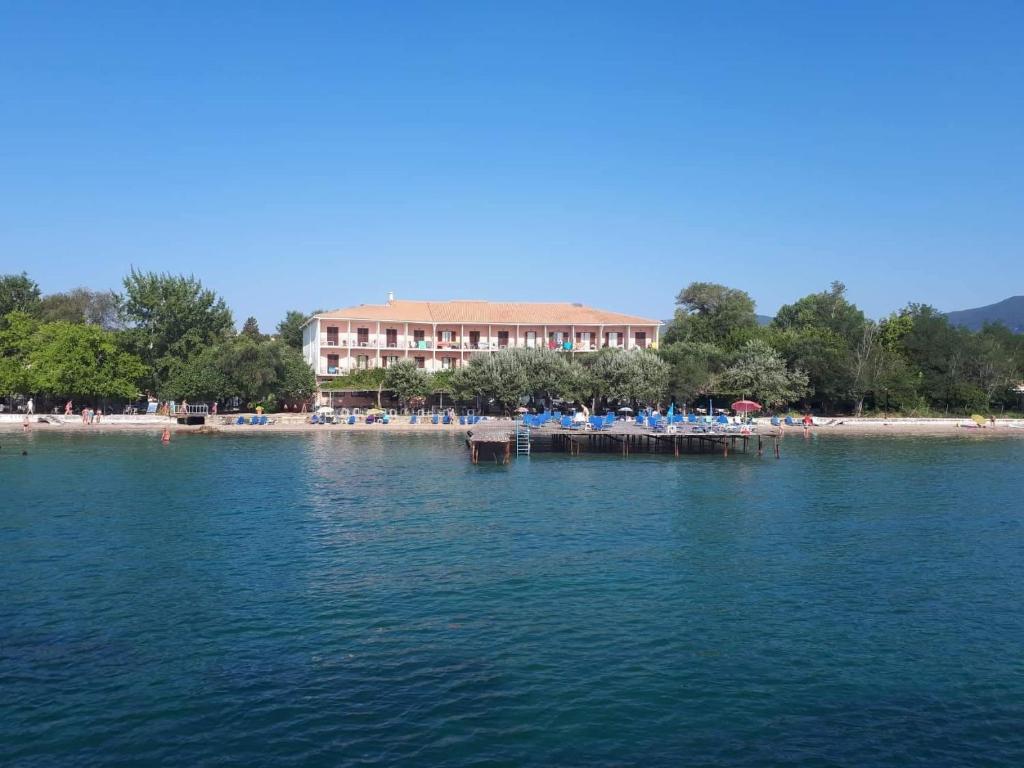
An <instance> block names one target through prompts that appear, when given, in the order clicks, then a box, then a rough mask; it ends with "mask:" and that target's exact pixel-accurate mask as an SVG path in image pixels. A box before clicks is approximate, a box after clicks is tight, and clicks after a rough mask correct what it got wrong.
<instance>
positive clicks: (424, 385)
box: [383, 358, 430, 407]
mask: <svg viewBox="0 0 1024 768" xmlns="http://www.w3.org/2000/svg"><path fill="white" fill-rule="evenodd" d="M383 386H384V388H385V389H390V390H391V391H392V392H394V393H395V396H396V397H397V398H398V399H399V400H400V401H401V403H402V405H403V407H408V405H409V401H410V400H411V399H412V398H414V397H425V396H426V395H427V394H428V393H429V392H430V375H429V374H428V373H427V372H426V371H424V370H422V369H420V368H418V367H417V366H416V363H415V362H414V361H412V360H409V359H407V358H406V359H403V360H399V361H398V362H397V363H394V364H393V365H389V366H388V367H387V368H386V369H385V371H384V381H383Z"/></svg>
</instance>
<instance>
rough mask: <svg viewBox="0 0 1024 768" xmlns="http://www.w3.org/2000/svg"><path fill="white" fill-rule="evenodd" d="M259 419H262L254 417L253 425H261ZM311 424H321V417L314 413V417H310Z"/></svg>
mask: <svg viewBox="0 0 1024 768" xmlns="http://www.w3.org/2000/svg"><path fill="white" fill-rule="evenodd" d="M259 419H260V417H259V416H253V417H252V423H253V424H259V423H260V421H259ZM309 423H310V424H319V423H320V417H319V416H317V415H316V414H315V413H314V414H313V415H312V416H310V417H309Z"/></svg>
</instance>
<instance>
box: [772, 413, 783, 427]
mask: <svg viewBox="0 0 1024 768" xmlns="http://www.w3.org/2000/svg"><path fill="white" fill-rule="evenodd" d="M780 424H782V422H781V421H779V417H778V416H772V426H773V427H777V426H779V425H780Z"/></svg>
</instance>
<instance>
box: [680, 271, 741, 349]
mask: <svg viewBox="0 0 1024 768" xmlns="http://www.w3.org/2000/svg"><path fill="white" fill-rule="evenodd" d="M676 307H677V308H676V314H675V318H674V319H673V320H672V322H671V323H669V326H668V328H667V329H666V331H665V334H664V343H666V344H672V343H674V342H678V341H689V342H704V343H710V344H718V345H720V346H723V347H724V348H725V349H727V350H728V349H733V348H735V346H736V345H737V344H739V343H742V342H743V341H745V340H747V339H749V338H750V337H751V335H752V334H754V333H755V332H756V330H757V315H756V314H755V313H754V308H755V305H754V300H753V299H752V298H750V295H749V294H748V293H747V292H746V291H741V290H738V289H736V288H728V287H726V286H724V285H719V284H718V283H699V282H698V283H690V285H688V286H687V287H686V288H685V289H684V290H683V291H681V292H680V293H679V295H678V296H677V297H676Z"/></svg>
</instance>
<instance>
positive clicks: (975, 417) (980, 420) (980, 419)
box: [971, 413, 987, 427]
mask: <svg viewBox="0 0 1024 768" xmlns="http://www.w3.org/2000/svg"><path fill="white" fill-rule="evenodd" d="M971 421H973V422H974V423H975V424H977V425H978V426H979V427H983V426H985V422H986V421H987V419H986V418H985V417H984V416H982V415H981V414H977V413H972V414H971Z"/></svg>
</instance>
